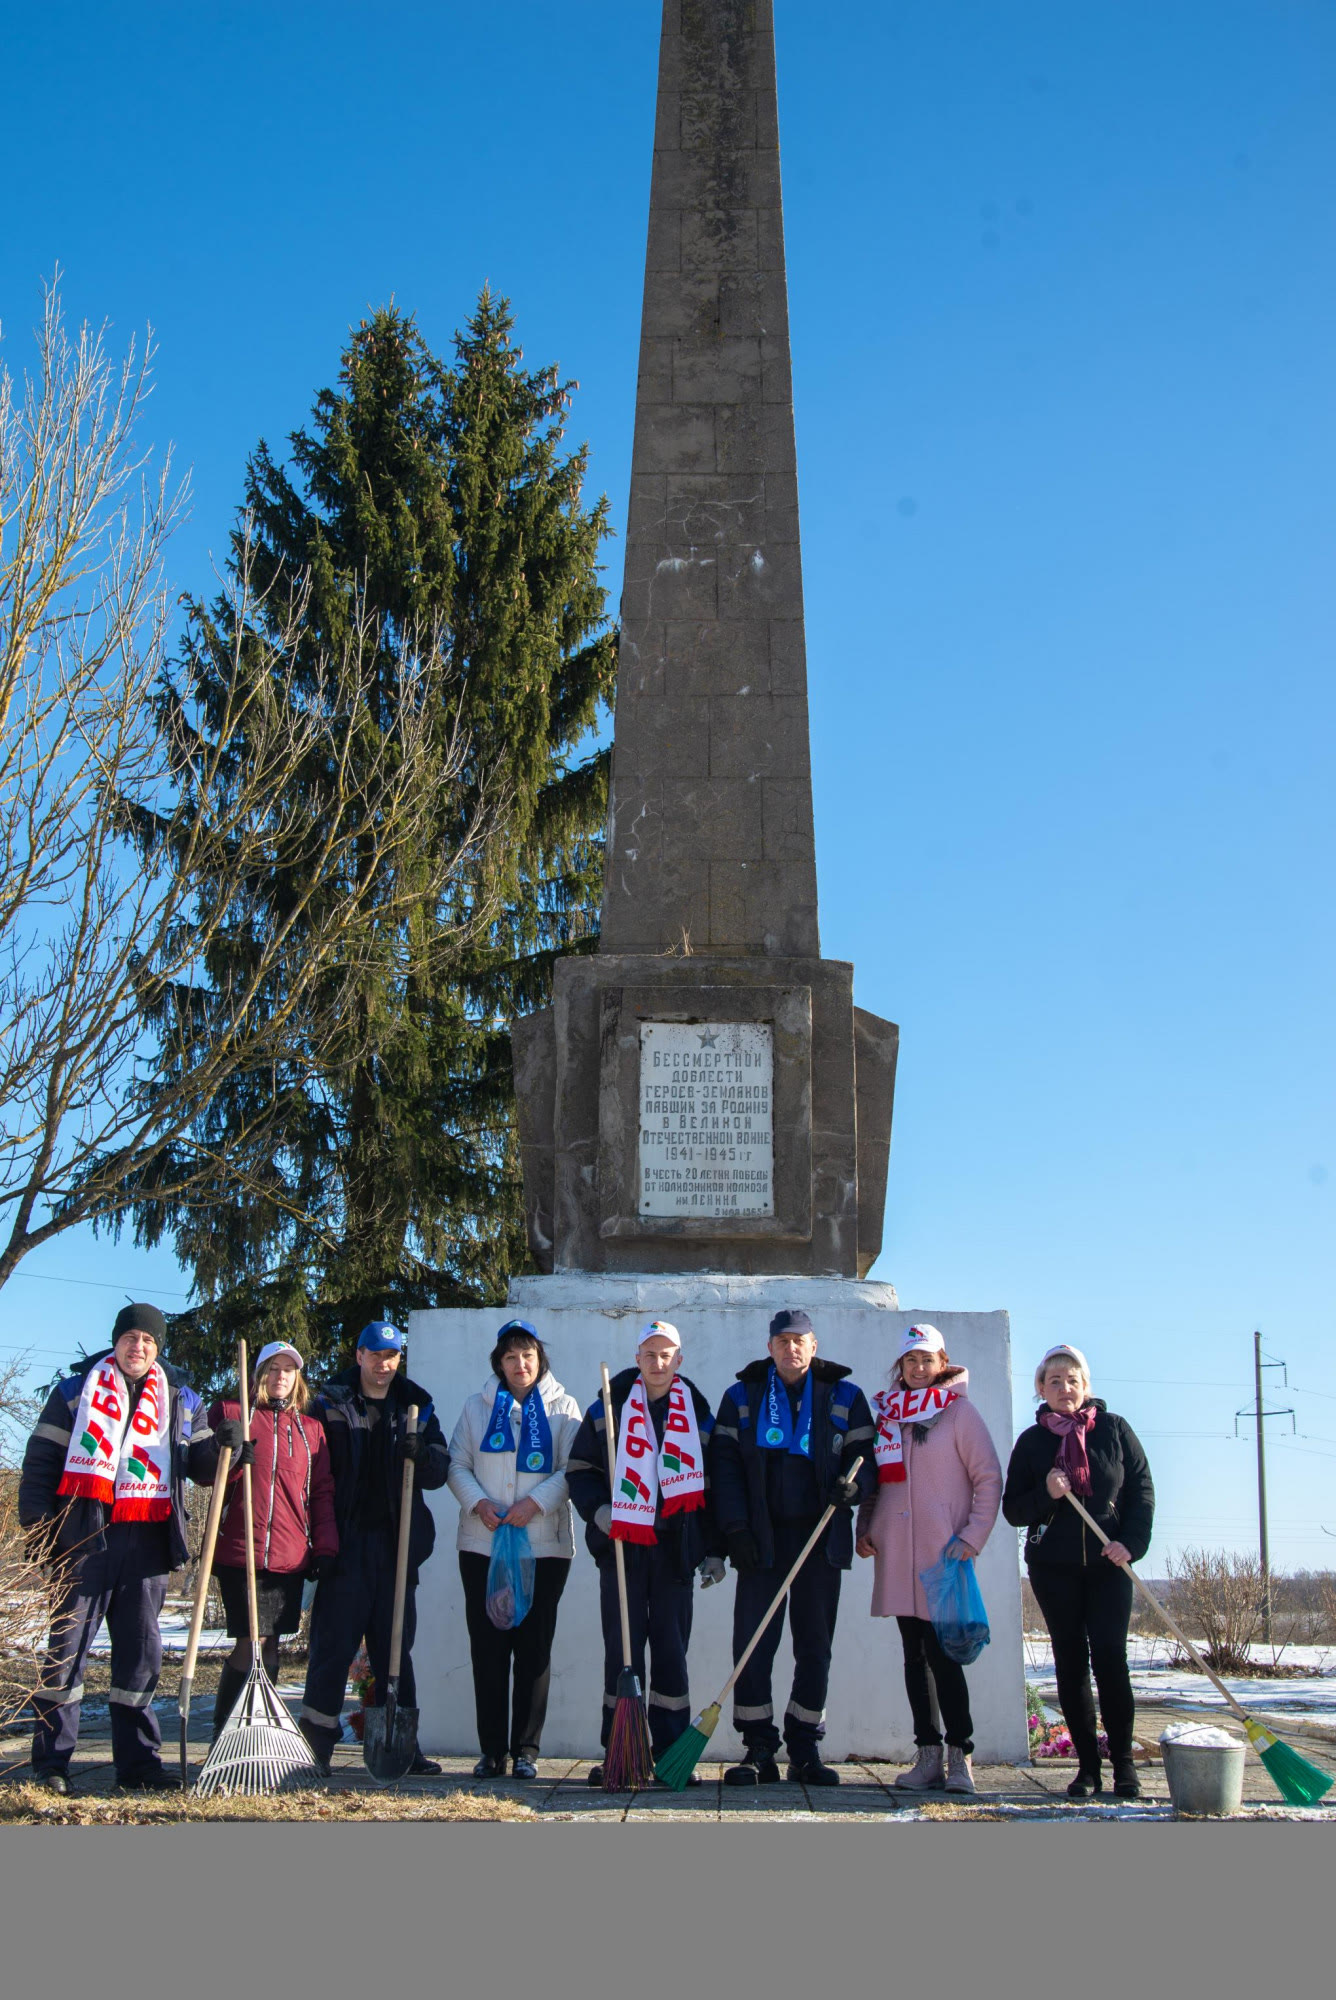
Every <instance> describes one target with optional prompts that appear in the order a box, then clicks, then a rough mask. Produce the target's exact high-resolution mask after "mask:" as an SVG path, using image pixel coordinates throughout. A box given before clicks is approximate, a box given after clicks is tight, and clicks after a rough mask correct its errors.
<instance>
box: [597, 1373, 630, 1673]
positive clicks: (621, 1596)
mask: <svg viewBox="0 0 1336 2000" xmlns="http://www.w3.org/2000/svg"><path fill="white" fill-rule="evenodd" d="M602 1375H603V1443H604V1445H605V1447H606V1449H607V1454H608V1499H609V1501H613V1500H614V1496H615V1493H616V1487H617V1433H616V1430H615V1428H614V1425H613V1417H612V1377H611V1375H609V1373H608V1364H607V1362H606V1361H605V1362H604V1363H603V1364H602ZM612 1554H613V1561H614V1562H615V1563H616V1565H617V1602H618V1604H619V1606H620V1607H621V1614H622V1665H623V1666H624V1667H625V1669H626V1671H627V1673H630V1671H631V1610H630V1606H629V1605H628V1603H627V1601H626V1551H625V1549H624V1548H623V1547H622V1545H621V1543H620V1542H619V1541H616V1540H614V1541H613V1544H612Z"/></svg>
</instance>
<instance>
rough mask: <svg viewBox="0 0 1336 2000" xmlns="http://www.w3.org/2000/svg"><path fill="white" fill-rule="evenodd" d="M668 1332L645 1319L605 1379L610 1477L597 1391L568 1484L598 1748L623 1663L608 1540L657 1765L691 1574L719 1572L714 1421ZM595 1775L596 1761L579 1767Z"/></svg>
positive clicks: (680, 1684)
mask: <svg viewBox="0 0 1336 2000" xmlns="http://www.w3.org/2000/svg"><path fill="white" fill-rule="evenodd" d="M681 1366H682V1341H681V1337H680V1335H679V1334H678V1331H677V1328H676V1327H675V1326H671V1325H670V1324H669V1323H668V1321H667V1320H661V1319H656V1320H653V1321H651V1323H650V1324H649V1325H648V1326H647V1327H646V1328H645V1329H644V1331H643V1332H642V1334H641V1336H640V1341H639V1344H638V1346H637V1348H636V1365H635V1367H634V1368H623V1369H622V1370H621V1371H620V1373H618V1374H616V1375H614V1376H613V1378H612V1411H613V1427H614V1430H615V1432H616V1436H617V1460H616V1467H615V1479H614V1481H613V1482H612V1483H610V1482H609V1479H608V1453H607V1446H606V1443H605V1438H606V1426H605V1423H604V1416H603V1399H602V1397H601V1396H599V1397H596V1398H595V1400H594V1401H593V1402H592V1403H591V1404H590V1406H589V1408H588V1410H587V1411H586V1412H585V1418H584V1422H583V1423H582V1424H581V1426H580V1429H579V1431H578V1433H577V1434H576V1439H575V1443H574V1444H573V1445H572V1447H571V1456H570V1460H569V1462H568V1464H567V1467H566V1479H567V1484H568V1485H569V1487H570V1494H571V1499H572V1501H573V1502H574V1504H575V1509H576V1512H577V1513H578V1514H579V1515H580V1518H581V1519H582V1520H583V1521H584V1523H585V1542H586V1544H587V1546H588V1548H589V1552H590V1554H591V1555H592V1556H593V1558H594V1560H595V1562H596V1563H597V1564H598V1576H599V1608H600V1611H601V1614H602V1621H603V1720H602V1728H601V1730H600V1732H599V1741H600V1742H601V1743H602V1744H603V1746H604V1748H605V1749H606V1747H607V1742H608V1734H609V1731H610V1729H611V1726H612V1716H613V1710H614V1708H615V1706H616V1701H617V1676H618V1674H619V1673H620V1672H621V1668H622V1625H621V1608H620V1605H619V1602H618V1596H617V1571H616V1564H615V1562H614V1560H613V1553H612V1545H613V1542H614V1541H619V1542H622V1543H623V1544H624V1545H625V1565H626V1590H627V1599H628V1606H629V1610H630V1624H631V1666H632V1669H633V1671H634V1673H635V1675H636V1678H637V1679H638V1680H639V1682H640V1684H641V1686H642V1687H643V1686H644V1685H645V1652H646V1648H648V1651H649V1658H650V1675H649V1688H648V1709H649V1731H650V1741H651V1743H652V1744H653V1747H654V1756H655V1759H656V1761H657V1759H658V1758H660V1757H661V1756H662V1755H663V1753H664V1751H665V1750H666V1749H667V1748H668V1746H669V1745H670V1744H671V1743H675V1742H676V1741H677V1739H678V1737H679V1736H680V1735H681V1734H682V1731H683V1730H684V1729H685V1728H686V1727H687V1724H688V1723H689V1722H690V1720H691V1694H690V1691H689V1689H688V1686H687V1645H688V1643H689V1641H690V1638H691V1611H692V1598H691V1588H692V1579H693V1576H694V1575H695V1574H696V1572H697V1571H699V1572H700V1573H701V1578H702V1581H703V1582H707V1583H716V1582H718V1581H719V1579H720V1578H721V1577H722V1576H723V1573H724V1565H723V1560H722V1556H721V1548H722V1544H721V1543H719V1542H718V1539H717V1536H716V1533H715V1528H714V1522H713V1516H712V1513H711V1509H710V1497H709V1479H708V1477H707V1475H706V1470H705V1447H706V1445H707V1444H708V1443H709V1439H710V1433H711V1431H712V1430H713V1429H714V1419H713V1417H712V1415H711V1413H710V1406H709V1403H708V1402H707V1401H706V1399H705V1397H704V1396H703V1395H702V1394H701V1392H700V1390H699V1389H698V1388H697V1387H696V1385H695V1383H694V1382H692V1381H690V1380H689V1379H688V1377H687V1376H685V1375H683V1374H682V1373H681ZM589 1782H590V1784H591V1785H601V1784H602V1782H603V1766H602V1765H601V1764H596V1765H595V1766H594V1768H593V1770H592V1771H591V1772H590V1773H589Z"/></svg>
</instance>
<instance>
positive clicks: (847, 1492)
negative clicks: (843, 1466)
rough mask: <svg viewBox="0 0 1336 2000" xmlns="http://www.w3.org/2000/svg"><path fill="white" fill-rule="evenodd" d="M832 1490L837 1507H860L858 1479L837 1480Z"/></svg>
mask: <svg viewBox="0 0 1336 2000" xmlns="http://www.w3.org/2000/svg"><path fill="white" fill-rule="evenodd" d="M832 1490H833V1494H834V1500H835V1505H836V1506H837V1507H856V1506H857V1505H858V1501H859V1497H860V1496H859V1492H858V1481H857V1480H856V1479H837V1480H836V1481H835V1485H834V1488H833V1489H832Z"/></svg>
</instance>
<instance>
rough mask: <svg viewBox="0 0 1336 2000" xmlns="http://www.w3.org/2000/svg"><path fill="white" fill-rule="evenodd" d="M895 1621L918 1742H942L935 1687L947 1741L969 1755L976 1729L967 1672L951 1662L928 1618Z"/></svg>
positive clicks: (898, 1619)
mask: <svg viewBox="0 0 1336 2000" xmlns="http://www.w3.org/2000/svg"><path fill="white" fill-rule="evenodd" d="M895 1622H896V1624H897V1625H898V1626H899V1627H900V1642H901V1644H902V1645H903V1647H904V1651H905V1693H906V1694H907V1695H908V1696H909V1712H910V1714H911V1715H912V1716H913V1718H914V1741H915V1742H916V1743H940V1742H941V1740H942V1731H941V1729H939V1728H938V1726H937V1717H936V1715H935V1714H934V1713H933V1703H932V1695H933V1688H934V1687H935V1688H936V1690H937V1706H938V1708H939V1709H940V1710H941V1714H942V1723H943V1725H944V1727H945V1730H946V1740H947V1742H948V1743H951V1744H954V1746H955V1747H956V1749H957V1750H963V1751H965V1752H966V1754H967V1755H968V1753H969V1752H970V1751H971V1750H972V1749H973V1748H974V1733H973V1729H974V1726H973V1723H972V1721H971V1719H970V1695H969V1689H968V1688H967V1687H966V1685H965V1669H964V1668H963V1667H962V1666H961V1664H960V1662H959V1661H958V1660H953V1659H951V1658H950V1657H949V1655H948V1654H946V1653H944V1652H943V1651H942V1649H941V1646H940V1645H939V1644H938V1641H937V1634H936V1632H935V1631H934V1629H933V1627H932V1625H931V1623H930V1622H929V1620H928V1619H926V1618H897V1619H896V1621H895Z"/></svg>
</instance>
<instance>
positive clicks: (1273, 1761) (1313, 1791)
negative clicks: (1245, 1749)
mask: <svg viewBox="0 0 1336 2000" xmlns="http://www.w3.org/2000/svg"><path fill="white" fill-rule="evenodd" d="M1067 1498H1068V1499H1069V1500H1070V1501H1071V1503H1072V1505H1073V1507H1075V1509H1076V1511H1077V1513H1078V1514H1079V1515H1080V1516H1081V1519H1082V1520H1083V1521H1084V1522H1085V1524H1086V1526H1087V1528H1089V1529H1090V1531H1091V1533H1092V1534H1094V1535H1097V1536H1098V1537H1099V1539H1100V1541H1101V1542H1104V1543H1105V1544H1106V1545H1107V1543H1108V1540H1109V1537H1108V1536H1107V1535H1106V1534H1105V1532H1104V1530H1103V1528H1101V1527H1100V1525H1099V1522H1098V1521H1096V1520H1093V1519H1092V1518H1091V1516H1090V1515H1089V1514H1088V1513H1087V1512H1086V1510H1085V1508H1084V1507H1083V1506H1082V1505H1081V1503H1080V1501H1079V1500H1078V1499H1077V1497H1076V1495H1075V1494H1074V1493H1068V1495H1067ZM1125 1568H1126V1570H1127V1574H1128V1575H1129V1576H1130V1577H1131V1579H1132V1581H1133V1583H1134V1584H1135V1585H1136V1587H1137V1589H1138V1590H1139V1591H1140V1592H1141V1595H1142V1596H1143V1597H1144V1598H1145V1600H1146V1602H1147V1604H1149V1606H1150V1607H1151V1610H1152V1611H1154V1613H1155V1614H1156V1616H1157V1617H1158V1618H1160V1619H1161V1620H1162V1621H1163V1623H1164V1624H1166V1625H1167V1626H1168V1627H1169V1630H1170V1631H1171V1632H1172V1633H1173V1635H1174V1637H1175V1639H1177V1641H1178V1643H1179V1645H1180V1646H1181V1647H1182V1648H1183V1651H1184V1652H1185V1653H1186V1654H1187V1655H1188V1657H1189V1659H1191V1660H1194V1661H1195V1662H1196V1664H1197V1667H1198V1670H1199V1671H1200V1672H1201V1673H1203V1674H1205V1676H1206V1678H1207V1680H1208V1681H1214V1683H1215V1685H1216V1686H1217V1687H1218V1688H1219V1690H1220V1692H1221V1694H1222V1695H1223V1696H1224V1697H1225V1700H1226V1701H1227V1702H1228V1703H1229V1705H1230V1707H1231V1708H1232V1709H1233V1711H1234V1713H1235V1715H1237V1717H1238V1718H1239V1721H1240V1722H1241V1723H1242V1724H1243V1726H1244V1728H1245V1729H1246V1730H1247V1732H1248V1741H1249V1742H1250V1743H1251V1744H1252V1747H1253V1749H1254V1750H1255V1751H1256V1752H1257V1754H1258V1756H1259V1757H1260V1758H1261V1760H1262V1762H1263V1763H1264V1764H1265V1765H1266V1768H1267V1771H1268V1772H1269V1773H1270V1776H1271V1781H1272V1783H1273V1784H1274V1785H1275V1787H1276V1789H1277V1791H1278V1792H1279V1793H1280V1795H1281V1797H1282V1798H1283V1799H1285V1800H1286V1801H1287V1802H1288V1803H1289V1804H1290V1805H1292V1806H1315V1805H1319V1804H1321V1802H1322V1800H1323V1799H1324V1798H1325V1797H1326V1795H1327V1793H1328V1792H1329V1791H1330V1790H1331V1787H1332V1779H1331V1778H1330V1777H1329V1776H1328V1775H1327V1773H1326V1772H1325V1771H1321V1770H1319V1769H1318V1767H1317V1765H1316V1764H1310V1763H1309V1761H1308V1759H1307V1758H1306V1757H1301V1756H1300V1755H1299V1752H1298V1751H1297V1750H1292V1749H1291V1748H1290V1745H1289V1744H1288V1743H1284V1742H1282V1741H1281V1739H1280V1737H1279V1736H1277V1735H1275V1734H1274V1733H1273V1732H1272V1731H1271V1730H1270V1729H1268V1728H1267V1727H1266V1726H1265V1724H1263V1723H1261V1722H1258V1721H1257V1719H1256V1717H1255V1716H1251V1715H1249V1713H1248V1711H1247V1709H1246V1708H1244V1707H1243V1705H1242V1703H1240V1702H1237V1701H1235V1699H1234V1697H1233V1695H1232V1694H1231V1693H1230V1692H1229V1689H1228V1688H1227V1687H1226V1686H1225V1684H1224V1682H1223V1681H1222V1680H1221V1678H1220V1676H1219V1674H1217V1673H1212V1671H1211V1669H1210V1668H1209V1667H1208V1666H1207V1664H1206V1662H1205V1660H1204V1659H1203V1658H1202V1656H1201V1654H1200V1653H1199V1652H1198V1651H1197V1648H1196V1647H1195V1646H1194V1645H1193V1643H1192V1641H1191V1639H1189V1638H1188V1636H1187V1634H1186V1633H1185V1632H1180V1630H1179V1628H1178V1626H1177V1625H1175V1623H1174V1621H1173V1619H1172V1618H1171V1617H1170V1616H1169V1613H1168V1612H1167V1611H1166V1610H1165V1608H1164V1606H1163V1605H1162V1604H1161V1602H1160V1600H1159V1598H1158V1597H1157V1596H1156V1595H1155V1593H1154V1591H1153V1590H1151V1589H1150V1588H1149V1586H1148V1585H1147V1584H1144V1583H1143V1582H1142V1581H1141V1578H1140V1577H1139V1576H1138V1575H1137V1573H1136V1571H1135V1570H1134V1569H1133V1567H1132V1565H1131V1563H1127V1564H1126V1565H1125Z"/></svg>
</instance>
